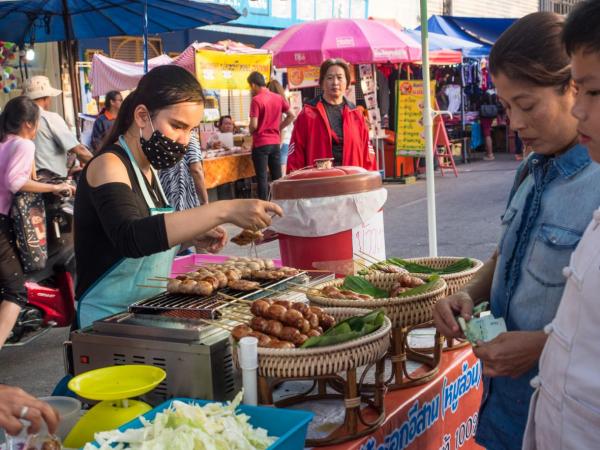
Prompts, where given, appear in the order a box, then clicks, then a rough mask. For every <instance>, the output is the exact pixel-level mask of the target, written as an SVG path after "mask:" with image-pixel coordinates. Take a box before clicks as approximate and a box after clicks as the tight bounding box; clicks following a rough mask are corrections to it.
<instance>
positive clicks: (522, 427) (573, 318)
mask: <svg viewBox="0 0 600 450" xmlns="http://www.w3.org/2000/svg"><path fill="white" fill-rule="evenodd" d="M599 24H600V2H599V1H597V0H586V1H583V2H582V3H581V4H580V5H578V6H577V7H576V8H575V10H574V11H573V12H572V13H571V14H570V15H569V16H568V17H567V18H566V19H564V18H562V17H560V16H558V15H555V14H552V13H543V12H540V13H533V14H530V15H528V16H525V17H523V18H522V19H520V20H518V21H517V22H515V23H514V24H513V25H512V26H511V27H510V28H508V29H507V30H506V31H505V32H504V34H502V36H501V37H500V38H499V39H498V40H497V41H496V43H495V44H494V46H493V48H492V51H491V54H490V59H489V68H490V73H491V77H492V80H493V83H494V85H495V89H496V95H497V99H498V102H500V104H501V106H502V108H503V109H504V111H505V113H506V115H507V116H508V118H509V121H510V126H511V127H512V128H513V129H514V130H515V131H516V132H518V135H519V137H520V139H521V140H522V141H523V143H524V144H525V146H526V147H528V148H531V149H532V150H533V151H532V153H531V154H529V155H528V157H526V158H525V159H524V160H523V162H522V163H521V164H520V166H519V168H518V170H517V172H516V175H515V177H514V180H513V181H512V189H511V192H510V197H509V200H508V202H507V205H506V209H505V212H504V214H503V216H502V218H501V228H502V234H501V237H500V240H499V241H498V244H497V247H496V250H495V251H494V253H493V255H491V257H490V258H489V260H488V261H487V262H486V263H485V264H484V266H483V267H482V268H481V269H480V270H479V271H478V272H477V274H476V275H475V277H474V278H473V280H472V281H471V282H470V283H469V284H468V285H467V286H466V287H464V288H463V289H462V290H460V291H459V292H457V293H456V294H453V295H451V296H448V297H446V298H443V299H441V300H439V301H438V303H437V304H436V306H435V307H434V313H433V314H434V319H435V326H436V327H437V329H438V330H439V331H440V332H441V333H442V334H443V335H444V336H446V337H448V338H464V335H463V332H462V331H461V328H460V327H459V324H458V322H457V317H458V316H462V317H463V318H464V319H465V320H469V319H471V317H472V314H473V308H474V307H476V306H477V305H478V304H479V303H482V302H483V301H489V303H490V306H491V312H492V314H493V315H494V316H495V317H502V318H503V319H504V320H505V321H506V326H507V329H508V331H507V332H505V333H502V334H500V335H499V336H498V337H496V338H495V339H493V340H492V341H490V342H485V343H484V342H480V343H478V344H477V345H476V346H474V347H473V352H474V353H475V355H476V356H477V357H478V358H479V359H480V361H481V363H482V367H483V375H484V376H485V392H484V397H483V400H482V403H481V408H480V412H479V420H478V425H477V435H476V439H477V442H478V443H479V444H480V445H481V446H483V447H484V448H486V449H488V450H501V449H518V448H523V449H526V450H530V449H539V450H546V449H558V448H561V449H598V448H600V378H599V377H598V369H599V367H600V366H599V364H598V361H599V360H600V351H599V348H600V347H599V345H598V342H599V341H600V331H598V330H599V328H598V323H600V302H599V301H598V298H597V297H596V295H597V293H598V292H600V274H599V273H598V270H599V267H600V227H599V226H598V225H599V224H600V209H599V207H600V165H598V163H600V26H599ZM350 79H351V77H350V69H349V66H348V64H346V63H345V62H344V61H343V60H341V59H329V60H326V61H324V62H323V63H322V65H321V66H320V73H319V85H320V89H321V92H322V93H321V94H320V95H318V96H317V97H315V98H313V99H311V100H309V101H307V102H305V103H304V105H303V107H302V109H301V111H300V112H299V114H298V115H297V116H296V115H295V114H294V113H293V112H292V110H291V108H290V105H289V103H288V101H287V100H286V96H285V91H284V90H283V88H282V86H281V84H280V83H278V82H277V81H276V80H274V81H270V82H268V83H267V81H266V80H265V77H264V76H263V75H262V74H261V73H259V72H253V73H251V74H250V75H249V76H248V85H249V89H250V91H251V93H252V101H251V107H250V114H249V128H248V132H249V133H250V134H251V135H252V147H251V157H252V161H253V164H254V168H255V172H256V181H257V196H258V199H234V200H221V201H211V202H209V196H208V193H207V189H206V186H205V185H204V173H203V169H202V160H203V156H202V148H201V147H202V145H204V147H205V149H204V150H206V149H220V148H223V147H226V146H227V145H230V144H228V143H230V142H232V139H233V137H232V134H233V132H234V130H235V128H236V124H235V122H234V120H233V119H232V117H231V116H229V115H223V116H221V117H220V118H219V120H218V121H217V123H216V127H217V129H218V131H217V132H215V133H214V134H213V135H212V137H210V139H208V140H207V141H206V142H204V144H202V142H201V141H202V139H201V137H200V133H199V132H198V125H199V124H200V122H201V121H202V118H203V114H204V107H205V97H204V94H203V90H202V87H201V86H200V83H199V82H198V80H197V79H196V78H195V77H194V76H193V75H192V74H191V73H190V72H188V71H187V70H185V69H183V68H180V67H177V66H173V65H166V66H160V67H157V68H154V69H152V70H151V71H149V72H148V73H147V74H146V75H144V76H143V77H142V78H141V80H140V82H139V84H138V86H137V88H136V89H135V90H134V91H132V92H131V93H129V95H127V96H126V97H125V98H123V97H122V96H121V94H120V93H119V92H111V93H108V94H107V95H106V103H105V107H104V110H102V112H101V113H100V115H99V117H98V119H97V121H96V123H95V125H94V131H93V141H92V142H93V144H92V148H91V149H88V148H86V146H84V145H83V144H81V143H80V142H78V141H77V139H76V138H75V137H74V136H73V135H72V134H71V132H70V131H69V129H68V127H67V125H66V124H65V122H64V120H63V119H62V118H61V117H60V116H59V115H57V114H55V113H52V112H50V111H49V109H50V106H51V102H52V98H53V97H55V96H56V95H58V94H59V93H60V91H58V90H57V89H54V88H53V87H52V86H51V85H50V82H49V80H48V78H46V77H44V76H36V77H33V78H31V79H30V80H28V81H27V82H26V84H25V86H24V91H23V95H22V96H19V97H16V98H13V99H11V100H10V101H9V102H8V103H7V104H6V105H5V106H4V108H3V110H2V113H1V114H0V261H1V262H0V295H1V298H0V300H1V303H0V347H1V346H2V345H3V343H4V341H5V340H6V338H7V337H8V335H9V333H10V331H11V328H12V326H13V324H14V323H15V320H16V318H17V316H18V314H19V311H20V309H21V307H22V306H23V305H24V304H25V303H26V302H27V299H26V293H25V286H24V283H25V281H26V279H27V273H26V272H25V271H24V269H23V266H22V263H21V258H22V256H21V253H20V250H19V248H17V245H16V243H15V242H16V237H15V231H14V228H15V225H14V224H13V222H12V220H11V217H10V211H11V206H12V204H13V199H14V198H15V196H16V195H18V193H23V192H30V193H50V194H56V195H65V194H72V195H74V196H75V203H74V233H73V242H74V252H75V259H76V270H77V284H76V286H75V295H76V299H77V317H76V323H75V324H74V329H77V328H84V327H87V326H89V325H91V324H92V323H93V322H94V321H95V320H97V319H101V318H104V317H106V316H109V315H111V314H114V313H117V312H119V311H122V310H124V309H127V307H128V306H129V305H131V304H132V303H135V302H137V301H139V300H141V299H143V298H144V296H146V294H147V293H146V292H140V290H139V289H136V286H137V285H138V284H139V283H140V281H141V280H145V279H148V278H149V277H151V276H154V277H157V276H158V277H168V276H169V275H170V267H171V262H172V260H173V258H174V257H175V256H176V255H177V254H178V253H180V252H182V251H186V249H188V248H191V247H193V248H195V249H196V250H197V251H203V252H210V253H216V252H219V251H220V250H221V249H222V248H223V247H224V245H225V244H226V243H227V242H228V235H227V232H226V231H225V229H224V228H223V225H224V224H234V225H237V226H239V227H240V228H242V229H247V230H254V231H258V230H262V229H265V228H267V227H269V226H270V225H271V223H272V221H273V220H274V218H275V217H277V216H281V215H282V214H283V210H282V209H281V207H280V206H279V205H278V204H276V203H274V202H271V201H269V198H270V193H269V181H275V180H277V179H279V178H280V177H282V176H284V175H285V173H286V172H287V173H291V172H295V171H298V170H301V169H303V168H306V167H307V166H312V165H313V163H314V161H315V160H317V159H331V160H332V161H333V165H334V166H342V165H343V166H359V167H362V168H364V169H366V170H368V171H374V170H377V163H376V158H375V153H374V151H373V147H372V145H371V142H370V137H369V128H368V123H367V121H366V120H365V117H364V115H363V113H362V112H361V110H360V109H359V108H357V107H356V105H354V104H353V103H351V102H350V101H349V100H348V99H347V98H346V96H345V93H346V91H347V88H348V86H349V85H350ZM487 156H488V157H491V156H492V155H491V153H490V152H489V151H488V154H487ZM72 176H75V178H76V179H77V184H76V187H75V184H74V183H72V182H69V181H68V180H67V177H72ZM53 178H54V179H57V178H58V179H59V181H55V182H52V181H49V180H51V179H53ZM509 182H510V181H508V180H507V183H509ZM19 419H27V420H29V421H30V422H31V431H32V432H35V431H36V430H37V429H39V427H40V424H41V422H42V421H44V422H46V424H47V426H48V428H49V430H50V431H51V432H53V431H54V430H55V429H56V427H57V423H58V417H57V414H56V412H55V411H53V410H52V409H51V408H50V407H49V406H48V405H47V404H45V403H44V402H41V401H39V400H37V399H35V398H34V397H33V396H30V395H29V394H27V393H25V392H23V391H21V390H19V389H17V388H13V387H10V386H0V428H4V429H5V430H7V432H8V433H10V434H16V433H18V432H19V431H20V429H21V427H22V424H21V422H20V421H19Z"/></svg>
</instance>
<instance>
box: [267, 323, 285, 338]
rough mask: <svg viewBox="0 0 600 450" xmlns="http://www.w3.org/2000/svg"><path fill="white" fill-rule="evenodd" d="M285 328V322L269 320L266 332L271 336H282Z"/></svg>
mask: <svg viewBox="0 0 600 450" xmlns="http://www.w3.org/2000/svg"><path fill="white" fill-rule="evenodd" d="M282 330H283V324H282V323H281V322H280V321H279V320H269V321H268V322H267V328H266V330H265V333H267V334H268V335H270V336H275V337H277V338H278V337H281V333H282Z"/></svg>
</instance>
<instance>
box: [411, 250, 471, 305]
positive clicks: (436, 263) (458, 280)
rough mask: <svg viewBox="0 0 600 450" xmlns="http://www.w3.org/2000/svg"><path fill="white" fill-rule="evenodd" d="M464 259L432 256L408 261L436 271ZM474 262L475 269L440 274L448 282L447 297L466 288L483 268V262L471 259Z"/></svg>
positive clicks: (418, 274) (419, 274)
mask: <svg viewBox="0 0 600 450" xmlns="http://www.w3.org/2000/svg"><path fill="white" fill-rule="evenodd" d="M461 259H464V257H458V256H432V257H427V258H409V259H407V260H406V261H410V262H411V263H415V264H421V265H423V266H429V267H433V268H434V269H443V268H445V267H448V266H449V265H451V264H454V263H455V262H457V261H460V260H461ZM469 259H470V260H471V261H473V267H471V268H470V269H467V270H463V271H461V272H456V273H449V274H446V275H443V274H440V278H443V279H444V281H446V285H447V287H446V296H448V295H452V294H455V293H457V292H458V291H460V289H461V288H462V287H463V286H465V285H466V284H467V283H468V282H469V281H471V279H472V278H473V275H475V273H476V272H477V271H478V270H479V269H481V268H482V267H483V262H482V261H480V260H478V259H475V258H469ZM411 275H417V276H428V274H421V273H412V274H411Z"/></svg>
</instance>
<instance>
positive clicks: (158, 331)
mask: <svg viewBox="0 0 600 450" xmlns="http://www.w3.org/2000/svg"><path fill="white" fill-rule="evenodd" d="M93 328H94V331H97V332H99V333H103V334H109V335H120V336H131V337H142V338H159V339H167V340H174V341H185V342H189V341H198V340H201V339H202V338H204V337H207V335H208V334H214V333H215V331H217V330H215V329H214V328H213V327H210V326H208V325H206V324H204V323H202V322H200V321H198V320H193V319H184V318H176V317H169V316H164V315H158V314H153V315H148V314H134V313H130V312H122V313H119V314H115V315H114V316H110V317H107V318H105V319H101V320H98V321H96V322H94V324H93ZM221 331H222V330H221Z"/></svg>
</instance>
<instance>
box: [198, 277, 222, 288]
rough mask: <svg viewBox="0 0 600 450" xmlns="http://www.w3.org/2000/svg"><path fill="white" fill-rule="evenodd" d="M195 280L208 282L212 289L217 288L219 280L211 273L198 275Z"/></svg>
mask: <svg viewBox="0 0 600 450" xmlns="http://www.w3.org/2000/svg"><path fill="white" fill-rule="evenodd" d="M197 280H198V281H206V282H208V283H210V285H211V286H212V288H213V290H217V289H219V280H217V277H214V276H212V275H204V276H200V277H199V278H198V279H197Z"/></svg>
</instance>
